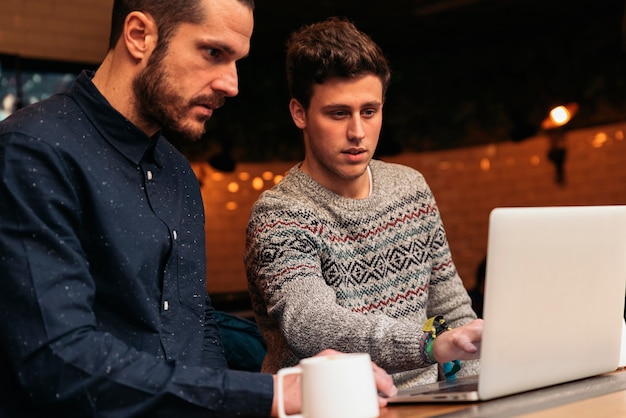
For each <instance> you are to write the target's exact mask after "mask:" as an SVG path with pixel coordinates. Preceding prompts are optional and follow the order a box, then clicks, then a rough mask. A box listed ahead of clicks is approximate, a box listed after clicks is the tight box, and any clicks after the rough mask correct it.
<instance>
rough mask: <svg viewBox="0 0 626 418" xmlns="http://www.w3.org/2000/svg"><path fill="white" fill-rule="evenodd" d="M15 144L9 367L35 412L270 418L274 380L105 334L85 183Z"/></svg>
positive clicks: (48, 154)
mask: <svg viewBox="0 0 626 418" xmlns="http://www.w3.org/2000/svg"><path fill="white" fill-rule="evenodd" d="M11 137H12V135H10V134H5V135H4V136H3V138H2V141H6V143H4V144H3V146H2V147H0V195H1V196H2V198H1V199H0V271H2V273H1V277H2V280H1V283H2V286H3V289H2V292H0V342H1V345H2V350H0V354H1V358H0V361H1V362H3V363H5V364H3V365H2V367H1V368H0V369H3V370H11V371H12V373H13V374H14V376H15V377H16V378H15V379H13V380H15V381H16V384H18V385H19V386H20V387H21V390H22V392H23V393H24V392H25V393H27V394H28V399H29V401H30V404H31V407H32V408H37V411H38V413H40V414H41V413H43V412H44V411H45V412H46V413H49V414H51V415H56V414H59V415H64V416H95V415H98V416H131V415H132V416H135V415H145V414H149V415H150V416H159V415H163V416H166V415H168V413H176V415H175V416H196V415H200V414H202V415H203V416H214V417H232V416H268V415H269V412H270V410H271V403H272V396H273V379H272V376H270V375H263V374H259V373H248V372H239V371H232V370H228V369H225V368H222V367H200V366H195V367H188V366H186V365H184V364H180V363H178V362H176V361H171V360H170V361H168V360H166V359H165V358H162V357H157V356H154V355H152V354H149V353H147V352H144V351H141V350H139V349H136V348H133V347H131V346H129V345H128V344H126V343H125V342H124V341H123V340H122V339H119V338H116V337H115V336H113V335H112V334H111V333H107V332H102V331H100V330H99V327H98V325H97V324H98V321H97V319H98V318H97V317H96V315H95V313H94V309H93V306H94V301H95V300H96V299H97V298H100V297H102V295H101V294H99V293H98V289H97V288H96V286H95V283H94V280H93V278H92V276H91V274H90V265H89V263H88V262H87V261H86V260H87V258H86V256H85V249H84V248H82V247H81V239H80V238H81V237H80V236H79V235H78V233H77V232H76V231H80V230H81V229H80V228H79V224H80V222H83V221H85V220H89V218H90V214H89V213H82V211H81V209H77V208H80V207H81V206H80V205H78V204H75V202H77V201H78V200H79V197H78V195H77V190H79V189H80V187H81V184H80V179H77V178H75V177H73V176H72V171H73V167H71V166H68V165H67V161H65V160H64V159H63V158H60V157H59V156H58V155H57V151H56V150H55V149H54V147H52V146H50V145H45V144H41V143H39V141H38V140H37V139H36V138H30V139H24V138H20V140H19V141H15V143H14V144H9V143H8V142H9V141H10V140H11ZM93 158H97V156H94V157H93ZM112 300H114V299H112ZM157 303H158V302H157ZM111 308H112V309H113V310H114V308H113V307H111ZM207 315H209V316H210V315H211V313H210V312H207ZM213 331H215V332H216V331H217V330H213ZM215 332H211V331H210V330H209V331H208V334H207V335H209V336H211V335H215ZM211 355H218V354H215V353H212V354H211ZM222 361H223V359H222ZM7 364H8V365H7ZM208 364H210V363H208ZM172 416H174V415H172Z"/></svg>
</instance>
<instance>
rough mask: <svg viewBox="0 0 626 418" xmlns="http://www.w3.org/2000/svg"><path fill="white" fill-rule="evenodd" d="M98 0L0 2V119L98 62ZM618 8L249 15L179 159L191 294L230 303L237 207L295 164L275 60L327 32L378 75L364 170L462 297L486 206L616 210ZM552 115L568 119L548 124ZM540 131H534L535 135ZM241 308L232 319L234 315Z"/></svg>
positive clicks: (339, 5)
mask: <svg viewBox="0 0 626 418" xmlns="http://www.w3.org/2000/svg"><path fill="white" fill-rule="evenodd" d="M112 4H113V1H112V0H28V1H26V0H3V1H2V4H1V5H0V99H1V100H2V108H1V109H0V112H2V113H0V119H2V118H4V117H6V115H8V114H10V113H11V112H13V111H14V110H15V109H16V108H19V107H21V106H24V105H27V104H29V103H33V102H36V101H38V100H41V99H44V98H46V97H48V96H49V95H51V94H54V93H56V92H57V91H60V90H63V89H65V88H67V87H68V86H69V85H70V84H71V83H72V82H73V80H74V78H75V77H76V75H77V73H78V72H79V71H80V70H81V69H83V68H90V69H95V68H96V66H97V64H98V63H99V62H100V60H101V59H102V58H103V57H104V55H105V53H106V47H107V43H108V32H109V21H110V11H111V6H112ZM624 5H625V2H624V0H576V1H571V0H570V1H566V0H386V1H385V2H363V1H357V0H343V1H331V0H318V1H316V2H294V1H287V0H273V1H262V0H257V6H256V12H255V14H256V27H255V32H254V35H253V38H252V49H251V53H250V56H249V57H248V58H247V59H245V60H244V61H242V62H241V65H240V94H239V96H237V97H236V98H233V99H230V100H229V101H227V104H226V106H224V107H223V108H222V109H220V110H219V111H218V112H216V114H215V116H214V118H213V119H212V120H211V122H210V126H209V130H208V131H207V134H206V137H205V138H204V140H202V141H200V142H198V143H194V144H182V143H177V142H176V141H175V138H174V139H173V142H174V143H175V144H176V145H177V146H178V147H179V148H180V149H181V151H182V152H183V153H184V154H185V155H186V156H187V157H188V158H189V160H190V161H191V163H192V167H193V169H194V170H195V172H196V174H197V176H198V180H199V182H200V184H201V187H202V193H203V197H204V201H205V210H206V215H207V216H206V219H207V221H206V222H207V223H206V231H207V259H208V266H209V268H208V276H207V288H208V289H209V291H210V292H211V293H212V295H213V296H214V298H215V299H216V300H220V298H222V299H224V300H226V301H229V302H230V303H231V304H233V303H235V302H236V301H237V300H239V301H242V300H243V301H244V302H245V299H246V296H245V293H246V278H245V272H244V271H243V262H242V254H243V245H244V238H245V226H246V223H247V216H248V213H249V209H250V206H251V205H252V204H253V202H254V201H255V200H256V198H257V197H258V195H259V194H260V193H261V192H262V191H263V190H266V189H268V188H269V187H271V186H272V185H274V184H275V183H276V182H278V181H280V179H281V178H282V175H283V174H284V173H285V171H286V170H287V169H289V168H290V167H291V166H292V165H293V164H295V163H296V162H297V161H299V160H300V159H301V158H302V144H301V138H300V134H299V132H297V131H296V130H295V128H294V127H293V123H292V122H291V119H290V116H289V113H288V108H287V104H288V99H289V98H288V95H287V88H286V81H285V72H284V69H283V65H284V44H285V41H286V39H287V37H288V36H289V34H290V33H291V32H292V31H293V30H295V29H297V28H298V27H300V26H301V25H303V24H306V23H311V22H314V21H317V20H321V19H324V18H326V17H328V16H331V15H334V16H340V17H345V18H348V19H350V20H352V21H354V22H355V23H356V24H357V26H358V27H359V28H360V29H362V30H363V31H365V32H366V33H368V34H369V35H370V36H371V37H372V38H373V39H374V40H375V41H376V42H377V43H378V44H379V45H380V46H381V47H382V48H383V50H384V52H385V53H386V55H387V57H388V58H389V61H390V64H391V67H392V71H393V75H392V84H391V86H390V89H389V91H388V95H387V102H386V104H385V109H384V112H385V116H384V126H383V133H382V138H381V142H380V146H379V150H378V151H379V152H378V155H377V157H378V158H381V159H385V160H388V161H394V162H399V163H402V164H406V165H409V166H412V167H414V168H416V169H418V170H419V171H421V172H422V173H423V174H424V176H425V177H426V179H427V181H428V182H429V184H430V186H431V188H432V189H433V192H434V194H435V196H436V198H437V202H438V205H439V209H440V212H441V214H442V217H443V219H444V223H445V225H446V231H447V233H448V238H449V241H450V246H451V249H452V253H453V257H454V260H455V263H456V265H457V268H458V270H459V272H460V275H461V278H462V279H463V281H464V283H465V285H466V287H468V288H471V287H472V286H473V284H474V283H475V281H476V268H477V266H479V264H480V262H481V261H482V259H483V258H484V254H485V251H486V241H487V220H488V216H489V212H490V210H491V209H493V208H494V207H497V206H539V205H590V204H626V141H625V140H624V133H625V132H626V65H625V64H626V62H625V58H626V49H625V34H626V31H625V30H624V16H625V12H624ZM559 104H560V105H566V107H565V110H567V111H569V116H570V119H566V120H565V121H564V122H560V123H564V124H563V125H562V126H560V127H557V125H558V124H557V123H555V122H551V121H550V120H549V119H547V118H548V113H549V110H550V109H551V108H552V107H553V106H556V105H559ZM546 121H547V123H546ZM244 305H245V303H244Z"/></svg>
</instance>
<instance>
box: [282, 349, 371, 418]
mask: <svg viewBox="0 0 626 418" xmlns="http://www.w3.org/2000/svg"><path fill="white" fill-rule="evenodd" d="M291 374H301V375H302V376H301V387H302V413H301V414H300V415H287V414H286V413H285V399H284V391H283V380H284V377H285V376H287V375H291ZM277 391H278V393H277V402H278V415H279V417H280V418H286V417H292V418H296V417H297V418H375V417H378V416H379V414H380V410H379V408H378V392H377V390H376V383H375V382H374V372H373V370H372V364H371V359H370V356H369V354H367V353H342V354H333V355H328V356H317V357H310V358H306V359H302V360H301V361H300V363H298V365H297V366H295V367H287V368H284V369H280V370H279V371H278V384H277Z"/></svg>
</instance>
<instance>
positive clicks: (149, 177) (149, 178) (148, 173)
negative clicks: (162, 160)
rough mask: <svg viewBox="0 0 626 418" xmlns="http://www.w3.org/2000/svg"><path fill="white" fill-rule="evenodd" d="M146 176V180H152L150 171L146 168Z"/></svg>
mask: <svg viewBox="0 0 626 418" xmlns="http://www.w3.org/2000/svg"><path fill="white" fill-rule="evenodd" d="M146 177H147V178H148V180H150V181H151V180H152V171H150V170H148V171H147V172H146Z"/></svg>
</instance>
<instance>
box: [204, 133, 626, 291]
mask: <svg viewBox="0 0 626 418" xmlns="http://www.w3.org/2000/svg"><path fill="white" fill-rule="evenodd" d="M625 132H626V123H625V124H617V125H609V126H603V127H596V128H592V129H585V130H578V131H572V132H570V133H568V134H567V135H566V137H565V144H566V147H567V159H566V161H565V183H564V184H562V185H559V184H557V183H556V182H555V169H554V165H553V164H552V163H551V162H550V161H549V160H548V159H547V152H548V149H549V143H550V142H549V139H548V138H547V137H545V136H538V137H534V138H531V139H528V140H526V141H524V142H521V143H513V142H507V143H500V144H494V145H489V146H478V147H471V148H463V149H455V150H449V151H439V152H429V153H418V154H403V155H399V156H396V157H393V158H386V160H388V161H394V162H398V163H401V164H405V165H408V166H411V167H414V168H416V169H418V170H419V171H421V172H422V174H424V176H425V177H426V179H427V181H428V183H429V184H430V186H431V188H432V190H433V193H434V194H435V198H436V199H437V203H438V205H439V208H440V211H441V215H442V217H443V221H444V224H445V226H446V230H447V233H448V239H449V241H450V246H451V249H452V254H453V257H454V260H455V263H456V265H457V268H458V270H459V273H460V274H461V277H462V279H463V281H464V283H465V285H466V287H470V286H471V285H473V283H474V280H475V270H476V267H477V265H478V264H479V262H480V261H481V259H482V258H483V257H484V255H485V253H486V249H487V222H488V217H489V212H490V211H491V209H493V208H495V207H497V206H554V205H602V204H626V140H624V134H625ZM294 163H295V162H282V163H263V164H251V163H240V164H238V166H237V172H236V173H232V174H221V173H216V172H214V171H213V170H212V169H211V168H210V166H209V165H208V164H201V163H194V169H195V170H196V173H197V174H198V176H199V177H201V178H202V181H203V186H202V193H203V196H204V199H205V205H206V213H207V225H206V230H207V259H208V280H207V288H208V289H209V290H210V291H211V292H213V293H215V292H234V291H242V290H244V291H245V290H246V279H245V272H244V268H243V261H242V254H243V246H244V239H245V237H244V234H245V226H246V222H247V217H248V214H249V209H250V207H251V205H252V203H253V202H254V201H255V200H256V198H257V197H258V195H259V193H260V190H255V189H254V188H253V187H252V180H253V179H254V178H258V179H260V180H257V181H260V183H261V184H262V189H261V190H264V189H267V188H269V187H271V186H272V185H273V182H274V177H275V176H276V175H282V174H284V173H285V171H286V170H287V169H288V168H289V167H291V166H292V165H293V164H294ZM242 173H243V175H242ZM264 173H265V178H266V179H262V177H263V175H264ZM235 184H236V185H237V186H236V187H235V186H234V185H235ZM229 185H231V188H232V189H231V190H232V191H229V189H228V187H229Z"/></svg>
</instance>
